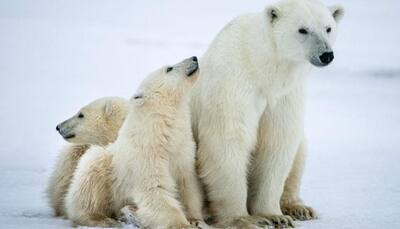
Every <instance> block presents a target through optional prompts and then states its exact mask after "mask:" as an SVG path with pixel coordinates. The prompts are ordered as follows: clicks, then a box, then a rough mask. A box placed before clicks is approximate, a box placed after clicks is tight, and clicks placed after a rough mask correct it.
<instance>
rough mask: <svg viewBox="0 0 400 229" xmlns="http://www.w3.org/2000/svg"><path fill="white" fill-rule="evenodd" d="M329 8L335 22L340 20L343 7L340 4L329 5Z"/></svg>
mask: <svg viewBox="0 0 400 229" xmlns="http://www.w3.org/2000/svg"><path fill="white" fill-rule="evenodd" d="M329 10H330V11H331V13H332V17H333V19H335V21H336V23H337V22H339V21H340V20H342V18H343V15H344V8H343V7H342V6H340V5H333V6H330V7H329Z"/></svg>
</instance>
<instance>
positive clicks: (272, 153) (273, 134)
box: [248, 96, 303, 227]
mask: <svg viewBox="0 0 400 229" xmlns="http://www.w3.org/2000/svg"><path fill="white" fill-rule="evenodd" d="M299 99H301V98H298V97H296V96H291V97H289V96H286V97H284V98H282V99H281V100H280V101H277V103H276V104H275V106H274V107H273V108H267V110H266V111H265V113H264V114H263V116H262V117H261V120H260V126H259V132H258V134H259V136H258V141H259V142H258V143H257V148H256V150H255V152H254V158H253V159H254V160H253V161H252V167H251V170H250V178H249V184H250V195H249V203H248V204H249V210H250V213H251V214H252V215H253V214H254V215H259V216H265V217H267V218H268V219H270V220H271V221H273V222H274V224H275V225H276V226H278V227H293V226H294V224H293V220H292V218H291V217H290V216H287V215H283V214H282V211H281V208H280V198H281V196H282V193H283V187H284V184H285V180H286V178H287V177H288V175H289V172H290V169H291V167H292V164H293V161H294V158H295V156H296V152H297V149H298V146H299V144H300V142H301V140H302V138H303V112H302V107H298V106H300V105H302V103H301V101H299Z"/></svg>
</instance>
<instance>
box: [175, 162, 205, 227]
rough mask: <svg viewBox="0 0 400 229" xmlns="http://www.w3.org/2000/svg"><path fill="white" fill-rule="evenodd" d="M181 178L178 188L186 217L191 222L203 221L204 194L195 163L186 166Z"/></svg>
mask: <svg viewBox="0 0 400 229" xmlns="http://www.w3.org/2000/svg"><path fill="white" fill-rule="evenodd" d="M193 159H194V158H193ZM190 165H192V166H190ZM181 176H183V177H182V178H181V179H179V180H180V181H178V187H179V192H180V196H181V198H182V203H183V205H184V207H185V210H186V216H187V218H188V219H189V221H190V222H195V221H202V220H203V213H202V209H203V193H202V191H201V186H200V183H199V180H198V178H197V175H196V171H195V168H194V161H192V163H190V164H189V165H187V166H186V169H184V170H183V171H182V174H181Z"/></svg>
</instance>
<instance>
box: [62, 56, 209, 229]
mask: <svg viewBox="0 0 400 229" xmlns="http://www.w3.org/2000/svg"><path fill="white" fill-rule="evenodd" d="M191 64H192V60H191V59H188V60H185V61H184V62H182V63H180V64H177V65H175V66H174V70H172V71H171V72H169V73H166V67H163V68H162V69H160V70H158V71H156V72H154V73H152V74H151V75H150V76H148V77H147V78H146V79H145V81H144V82H143V83H142V86H141V87H140V89H139V93H138V94H137V95H136V96H135V98H136V99H134V98H133V99H132V102H131V109H130V111H129V114H128V117H127V118H126V121H125V123H124V124H123V126H122V128H121V130H120V132H119V136H118V139H117V140H116V141H115V142H114V143H113V144H111V145H110V146H108V147H107V148H101V147H96V148H92V149H90V150H89V151H88V152H87V153H86V154H85V155H84V156H83V157H82V159H81V161H80V163H79V165H78V168H77V172H76V174H75V176H74V178H73V182H72V185H71V188H70V190H69V192H68V194H67V198H66V206H67V212H68V216H69V217H70V218H71V219H72V221H73V222H74V223H75V224H78V225H85V226H103V227H106V226H115V225H118V223H117V222H116V221H115V217H114V216H115V215H116V214H118V211H119V210H120V209H121V208H122V207H124V206H125V205H131V204H136V205H137V207H138V210H137V212H136V214H137V216H138V218H139V219H140V221H141V223H142V224H143V225H144V226H145V227H150V228H186V227H191V225H190V223H189V220H195V221H199V220H202V212H201V210H202V196H201V192H200V187H199V183H198V180H197V177H196V175H195V167H194V166H195V165H194V163H195V162H194V159H195V143H194V139H193V136H192V133H191V123H190V110H189V104H188V100H189V98H188V93H189V91H190V89H191V88H192V85H193V84H194V82H195V81H196V78H197V73H196V74H194V75H192V76H190V77H187V76H186V73H185V72H186V69H188V68H189V66H191ZM196 66H197V64H196ZM181 203H182V204H181ZM182 205H183V206H182ZM185 213H186V214H185Z"/></svg>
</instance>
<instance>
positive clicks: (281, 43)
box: [191, 0, 342, 227]
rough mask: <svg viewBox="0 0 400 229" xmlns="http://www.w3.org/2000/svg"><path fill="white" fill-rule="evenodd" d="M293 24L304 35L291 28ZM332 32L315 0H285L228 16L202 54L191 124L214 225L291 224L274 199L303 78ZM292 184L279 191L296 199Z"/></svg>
mask: <svg viewBox="0 0 400 229" xmlns="http://www.w3.org/2000/svg"><path fill="white" fill-rule="evenodd" d="M271 9H273V12H274V15H275V16H277V17H276V18H272V17H271ZM335 9H338V8H337V7H336V8H335ZM339 9H340V8H339ZM340 12H342V11H340ZM336 15H338V14H336ZM300 27H306V28H307V29H308V30H309V31H310V35H309V37H305V36H304V35H302V34H299V33H298V29H299V28H300ZM327 27H331V29H332V32H331V33H329V34H328V33H327V32H326V28H327ZM335 33H336V22H335V19H334V18H333V17H332V13H331V11H330V10H329V9H328V8H327V7H325V6H323V5H322V4H321V3H320V2H318V1H314V0H284V1H281V2H278V3H276V4H275V5H273V6H269V7H267V8H266V10H265V11H263V12H260V13H255V14H248V15H243V16H240V17H238V18H236V19H234V20H233V21H232V22H230V23H229V24H228V25H226V26H225V28H224V29H223V30H222V31H221V32H220V33H219V34H218V35H217V37H216V38H215V39H214V41H213V42H212V44H211V45H210V46H209V48H208V50H207V52H206V53H205V54H204V56H203V57H202V58H201V60H200V64H201V69H202V72H201V76H200V80H199V82H198V84H197V86H196V87H195V90H194V92H193V96H192V100H191V101H192V102H191V109H192V117H193V123H192V124H193V131H194V135H195V138H196V141H197V142H198V154H197V156H198V164H199V172H200V177H201V179H202V181H203V182H204V183H205V186H206V188H207V190H206V191H207V195H208V196H207V197H208V200H209V201H210V208H211V211H212V213H213V214H214V215H215V216H216V219H217V222H218V225H220V226H230V225H233V224H236V225H239V223H243V222H249V223H248V224H246V223H245V224H244V225H243V224H240V225H242V226H243V227H250V226H251V224H265V223H271V221H273V222H274V223H275V224H279V225H283V226H285V225H286V226H288V225H290V224H291V223H292V222H291V219H290V217H285V216H283V215H282V211H281V208H280V199H281V196H282V193H283V190H284V184H285V180H286V179H287V177H288V175H289V172H290V171H291V168H292V165H293V161H294V159H295V157H296V152H297V151H298V149H299V146H300V144H301V142H302V141H303V139H304V131H303V128H304V127H303V126H304V123H303V122H304V82H305V77H306V75H307V74H308V72H309V69H310V67H311V65H310V61H311V60H313V58H314V59H315V58H316V57H318V55H321V52H325V51H329V50H331V46H332V45H333V42H334V40H335ZM302 155H303V153H302ZM300 159H301V158H300V157H299V159H298V160H296V163H302V161H303V160H300ZM301 167H302V165H294V168H301ZM296 172H301V169H295V172H294V173H296ZM296 176H299V175H297V174H296ZM299 181H300V179H291V180H290V181H289V182H288V183H287V184H288V185H292V186H295V187H297V186H299V185H298V184H297V183H298V182H299ZM295 187H294V188H292V189H290V188H289V189H288V190H291V191H292V192H293V193H291V194H290V195H286V196H287V197H288V198H289V197H290V198H294V199H296V200H299V201H300V198H298V189H296V188H295ZM299 201H297V202H296V204H301V203H300V202H299ZM286 202H288V203H289V202H291V200H286ZM293 203H294V201H293ZM249 214H251V215H252V216H249ZM258 216H262V217H261V218H260V217H258ZM243 219H244V220H243ZM263 219H264V221H263ZM253 226H254V225H253Z"/></svg>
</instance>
